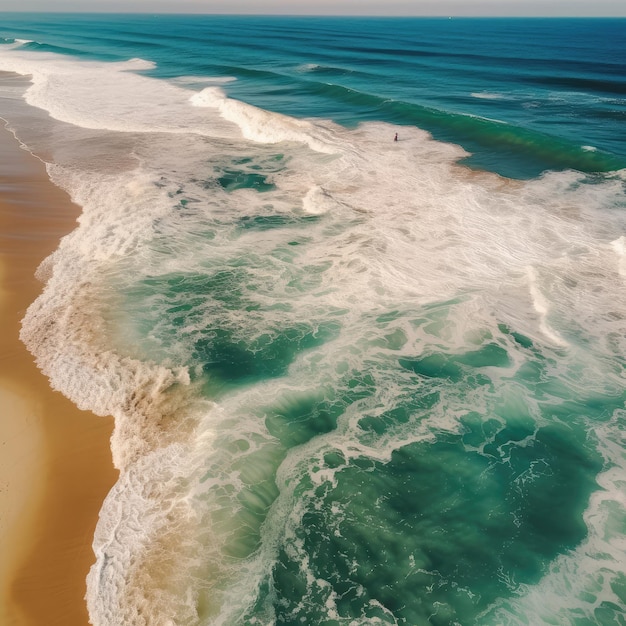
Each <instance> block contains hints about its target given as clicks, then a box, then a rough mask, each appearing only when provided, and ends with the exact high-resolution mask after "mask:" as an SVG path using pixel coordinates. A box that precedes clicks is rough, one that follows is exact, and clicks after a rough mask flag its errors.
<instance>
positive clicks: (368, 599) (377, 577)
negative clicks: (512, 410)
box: [273, 429, 599, 625]
mask: <svg viewBox="0 0 626 626" xmlns="http://www.w3.org/2000/svg"><path fill="white" fill-rule="evenodd" d="M502 437H503V438H506V437H507V435H506V434H505V433H503V434H502ZM572 444H574V448H573V450H572V451H571V452H568V450H569V449H570V446H571V445H572ZM581 445H584V441H582V442H581V441H575V440H574V441H573V440H572V438H571V437H568V436H567V434H566V433H564V432H561V431H559V430H558V429H545V431H540V432H539V433H537V436H536V437H535V439H534V441H533V443H532V444H531V445H528V446H524V447H521V446H516V447H515V452H514V453H513V454H512V455H511V458H510V459H508V460H507V462H494V460H493V459H490V458H489V457H488V456H485V455H481V454H478V453H468V452H467V450H466V449H465V447H464V445H463V441H462V438H461V437H459V436H455V437H448V438H444V439H441V440H439V441H437V442H435V443H420V444H412V445H410V446H407V447H404V448H401V449H400V450H398V451H396V452H395V453H394V454H393V457H392V459H391V461H390V462H389V463H386V464H383V463H379V462H376V461H370V460H368V459H366V458H363V459H360V460H356V461H354V462H353V463H351V464H350V465H349V466H347V467H345V468H343V469H342V470H341V471H339V472H338V473H336V474H335V477H336V486H335V487H330V486H329V485H328V484H325V485H324V486H322V487H320V488H318V489H316V490H315V492H314V500H312V501H311V503H310V506H309V507H308V509H307V512H306V514H305V515H304V516H303V518H302V524H301V526H300V528H299V529H298V530H297V531H296V534H297V537H298V539H299V541H301V542H302V550H303V552H304V553H306V554H307V555H308V556H309V560H308V564H309V568H308V570H307V571H303V568H302V564H301V562H299V561H298V559H297V558H295V559H294V558H293V556H292V555H290V552H291V551H290V550H288V549H284V550H283V551H282V552H281V553H280V555H279V559H278V562H277V563H276V566H275V569H274V574H273V588H274V593H275V594H276V596H277V597H278V598H280V599H281V601H280V602H277V603H276V606H275V610H276V612H277V623H279V624H293V623H298V622H299V620H300V619H301V618H302V617H304V616H306V618H307V621H308V622H309V623H339V622H334V621H333V620H332V617H331V618H330V621H326V620H328V619H329V617H330V616H329V615H328V606H329V602H330V603H332V604H334V607H335V610H336V614H337V615H336V618H335V619H340V620H348V619H349V618H360V619H373V618H375V617H377V618H379V619H380V620H381V622H380V623H399V624H407V625H408V624H411V625H418V624H427V623H428V624H439V625H444V624H451V623H457V622H458V623H460V624H470V623H472V620H474V619H475V618H476V616H477V615H478V614H479V613H480V612H481V611H483V610H484V609H485V608H487V607H488V606H489V605H490V604H491V603H492V602H494V601H495V600H496V599H497V598H499V597H503V596H507V595H509V594H511V593H512V592H514V590H515V589H516V588H517V587H518V586H519V585H520V584H522V583H533V582H536V581H537V580H538V579H539V578H540V577H541V575H542V574H543V573H545V571H546V567H547V565H548V563H549V562H550V561H551V560H552V559H553V558H554V557H555V556H556V555H558V554H560V553H562V552H563V551H565V550H567V549H569V548H571V547H573V546H574V545H576V544H577V543H578V542H579V541H580V540H581V539H582V538H583V537H584V535H585V530H586V529H585V527H584V524H583V523H582V521H581V514H582V510H583V509H584V506H585V503H586V501H587V498H588V494H589V493H590V491H591V490H592V488H593V486H594V482H593V474H594V471H596V470H597V469H598V467H599V466H598V462H597V460H596V462H589V461H586V462H584V463H583V464H581V463H580V461H581V457H583V455H581V454H580V447H581ZM537 465H539V467H537ZM522 477H523V479H522ZM316 501H317V502H318V504H317V505H315V506H314V505H313V502H316ZM319 501H321V502H322V504H321V505H319ZM572 520H575V521H572ZM311 580H313V581H314V582H311Z"/></svg>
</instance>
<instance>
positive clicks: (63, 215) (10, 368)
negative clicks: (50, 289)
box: [0, 129, 117, 626]
mask: <svg viewBox="0 0 626 626" xmlns="http://www.w3.org/2000/svg"><path fill="white" fill-rule="evenodd" d="M78 214H79V208H78V207H77V206H75V205H73V204H72V203H71V202H70V199H69V197H68V196H67V194H65V193H64V192H63V191H61V190H60V189H59V188H57V187H55V186H54V185H53V184H52V183H51V182H50V180H49V179H48V177H47V174H46V171H45V168H44V166H43V164H42V163H41V162H40V161H38V160H37V159H35V158H34V157H33V156H32V155H30V154H29V153H28V152H26V151H24V150H22V149H20V147H19V144H18V143H17V142H16V141H15V139H14V138H13V136H12V135H11V134H10V133H9V132H7V131H6V130H3V129H0V327H1V329H2V332H1V333H0V555H2V557H1V558H0V624H2V626H54V625H56V624H58V625H63V626H85V625H86V624H88V617H87V610H86V608H85V601H84V595H85V578H86V576H87V572H88V571H89V567H90V566H91V564H92V563H93V562H94V560H95V559H94V556H93V553H92V550H91V541H92V536H93V532H94V528H95V524H96V521H97V517H98V511H99V509H100V506H101V503H102V500H103V499H104V497H105V496H106V493H107V492H108V490H109V489H110V488H111V486H112V485H113V483H114V482H115V480H116V478H117V473H116V471H115V470H114V469H113V466H112V462H111V455H110V450H109V439H110V436H111V431H112V420H111V419H103V418H100V417H96V416H95V415H93V414H90V413H87V412H84V411H80V410H79V409H77V408H76V407H75V406H74V405H73V404H72V403H71V402H69V400H67V399H66V398H65V397H63V396H62V395H61V394H60V393H57V392H55V391H53V390H52V389H51V388H50V387H49V385H48V380H47V379H46V378H45V377H44V376H43V375H42V374H41V372H40V371H39V370H38V369H37V368H36V366H35V365H34V361H33V357H32V356H31V355H30V354H29V353H28V352H27V350H26V349H25V347H24V346H23V344H22V343H21V342H20V341H19V337H18V335H19V327H20V326H19V325H20V320H21V319H22V317H23V316H24V313H25V311H26V309H27V308H28V306H29V304H30V303H31V302H32V301H33V300H34V299H35V298H36V297H37V295H38V293H39V292H40V291H41V289H42V285H41V283H39V282H38V281H37V280H36V279H35V277H34V273H35V270H36V268H37V266H38V265H39V263H40V262H41V261H42V260H43V259H44V258H45V257H46V256H47V255H48V254H50V253H51V252H52V251H53V250H54V249H55V248H56V247H57V245H58V241H59V239H60V237H62V236H63V235H64V234H66V233H68V232H70V231H71V230H72V229H73V228H74V227H75V220H76V217H77V215H78Z"/></svg>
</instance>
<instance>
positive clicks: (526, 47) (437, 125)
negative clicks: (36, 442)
mask: <svg viewBox="0 0 626 626" xmlns="http://www.w3.org/2000/svg"><path fill="white" fill-rule="evenodd" d="M0 70H2V71H4V72H9V73H8V74H4V75H2V77H1V79H0V116H1V117H2V118H3V119H4V120H5V121H6V124H7V127H8V128H9V129H10V130H11V131H12V132H13V133H14V134H15V135H16V136H17V137H18V139H19V140H20V141H21V142H22V144H23V146H24V148H25V149H27V150H29V151H31V152H32V153H33V154H35V155H36V156H38V157H39V158H41V159H42V160H43V161H45V163H46V164H47V169H48V173H49V175H50V177H51V179H52V180H53V181H54V182H55V183H56V184H57V185H59V186H60V187H62V188H64V189H66V190H67V191H68V192H69V193H70V195H71V197H72V199H73V200H74V201H75V202H76V203H77V204H78V205H80V207H81V208H82V215H81V217H80V219H79V223H78V225H77V228H76V229H75V230H74V231H73V232H72V233H70V234H68V235H67V236H65V237H64V238H63V239H62V240H61V242H60V245H59V247H58V249H57V250H56V251H55V252H54V253H53V254H52V255H51V256H50V257H49V258H48V259H46V260H45V261H44V262H43V263H42V265H41V266H40V268H39V270H38V275H39V277H40V278H41V279H42V280H43V281H44V283H45V286H44V287H43V292H42V294H41V296H40V297H39V298H38V299H37V300H36V301H35V302H34V303H33V304H32V306H31V307H30V308H29V309H28V311H27V313H26V315H25V317H24V320H23V323H22V333H21V338H22V340H23V342H24V343H25V344H26V346H27V347H28V349H29V350H30V351H31V352H32V353H33V355H34V356H35V358H36V360H37V363H38V366H39V367H40V368H41V370H42V371H43V372H44V373H45V374H46V376H48V378H49V380H50V384H51V385H52V386H53V387H54V388H55V389H57V390H59V391H61V392H62V393H63V394H65V395H66V396H67V397H69V398H70V399H71V400H72V401H73V402H74V403H75V404H76V405H77V406H79V407H80V408H83V409H89V410H90V411H93V412H95V413H96V414H98V415H113V416H114V418H115V431H114V434H113V438H112V440H111V446H112V453H113V459H114V463H115V465H116V467H117V468H118V469H119V470H120V478H119V481H118V483H117V484H116V485H115V486H114V487H113V489H112V491H111V492H110V494H109V495H108V497H107V499H106V500H105V502H104V503H103V506H102V510H101V513H100V518H99V523H98V527H97V530H96V534H95V537H94V544H93V546H94V553H95V556H94V565H93V567H92V568H91V571H90V573H89V576H88V580H87V597H86V601H87V605H88V610H89V614H90V620H91V623H92V624H94V625H95V626H105V625H107V626H120V625H122V624H124V625H127V626H140V625H146V626H147V625H150V626H155V625H158V626H174V625H176V626H179V625H180V626H182V625H185V626H191V625H198V626H199V625H228V626H243V625H246V626H247V625H262V626H268V625H274V624H275V625H296V624H306V625H315V626H317V625H324V626H334V625H340V626H348V625H349V626H357V625H376V624H379V625H382V624H397V625H406V626H422V625H427V624H433V625H437V626H444V625H461V626H472V625H476V626H512V625H515V626H517V625H521V624H527V625H531V626H537V625H540V624H553V625H575V626H591V625H609V624H610V625H619V624H621V625H624V624H626V541H625V537H626V440H625V433H626V411H625V401H626V389H625V369H624V366H625V359H624V357H625V354H626V290H625V288H624V287H625V280H626V228H625V227H626V193H625V192H626V186H625V183H626V20H624V19H447V18H445V19H443V18H442V19H434V18H432V19H418V18H415V19H413V18H411V19H408V18H407V19H399V18H393V19H391V18H390V19H374V18H356V17H355V18H347V17H346V18H321V17H315V18H313V17H311V18H305V17H261V16H255V17H251V16H248V17H243V16H239V17H233V16H199V15H195V16H180V15H167V16H166V15H147V14H146V15H72V14H57V15H36V14H30V15H26V14H22V15H20V14H3V15H2V20H1V21H0ZM396 136H397V140H394V138H396Z"/></svg>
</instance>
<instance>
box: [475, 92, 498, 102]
mask: <svg viewBox="0 0 626 626" xmlns="http://www.w3.org/2000/svg"><path fill="white" fill-rule="evenodd" d="M470 95H471V96H472V98H479V99H480V100H502V99H503V98H504V96H503V95H502V94H500V93H492V92H489V91H475V92H472V93H471V94H470Z"/></svg>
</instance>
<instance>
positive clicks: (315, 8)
mask: <svg viewBox="0 0 626 626" xmlns="http://www.w3.org/2000/svg"><path fill="white" fill-rule="evenodd" d="M0 11H55V12H56V11H75V12H90V11H97V12H123V13H128V12H137V13H231V14H234V13H266V14H287V15H389V16H393V15H455V16H485V15H520V16H532V15H536V16H619V17H626V1H625V0H388V1H385V0H282V1H281V0H19V1H16V0H0Z"/></svg>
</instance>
